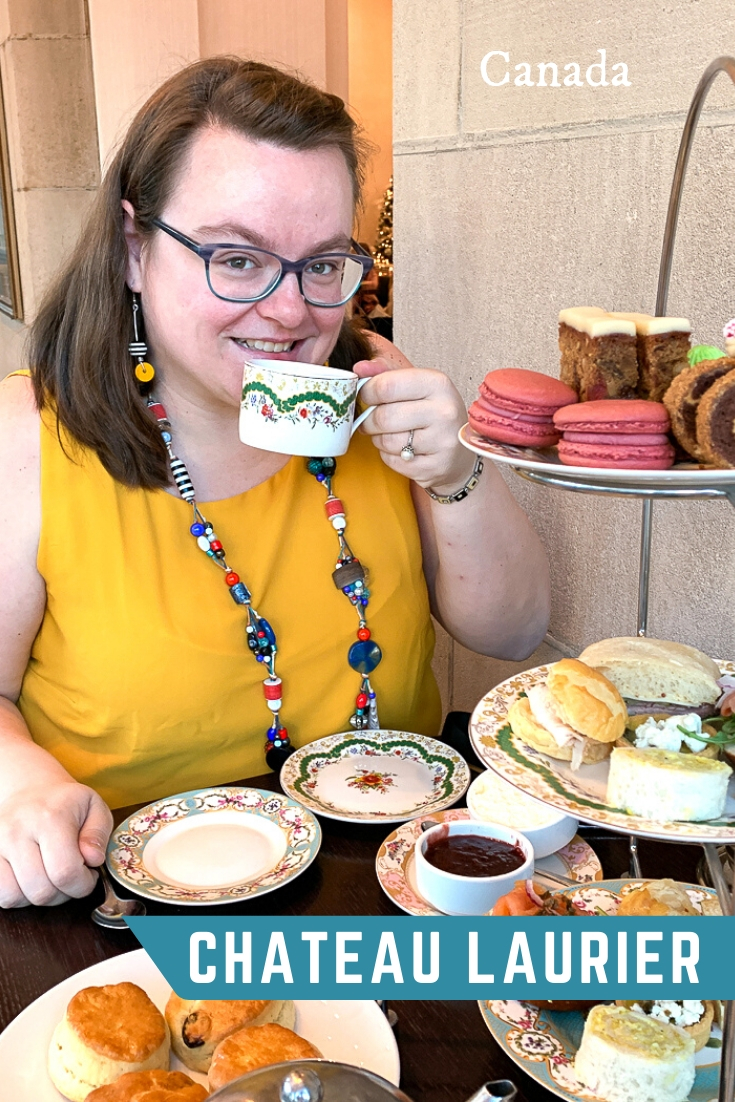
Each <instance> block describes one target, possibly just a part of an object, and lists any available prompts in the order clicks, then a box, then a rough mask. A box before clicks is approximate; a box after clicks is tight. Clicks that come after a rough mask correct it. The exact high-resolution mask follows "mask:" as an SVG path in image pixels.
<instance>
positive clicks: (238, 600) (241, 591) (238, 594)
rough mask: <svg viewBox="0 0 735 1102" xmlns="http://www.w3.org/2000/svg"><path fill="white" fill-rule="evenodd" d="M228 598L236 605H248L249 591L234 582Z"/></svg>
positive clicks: (239, 583) (244, 586)
mask: <svg viewBox="0 0 735 1102" xmlns="http://www.w3.org/2000/svg"><path fill="white" fill-rule="evenodd" d="M230 596H231V597H232V599H233V601H234V602H235V604H236V605H249V604H250V600H251V597H250V590H249V589H248V587H247V586H246V585H243V583H242V582H235V584H234V585H233V586H231V587H230ZM249 644H250V637H249V636H248V645H249ZM250 649H251V650H252V649H253V648H252V647H251V648H250Z"/></svg>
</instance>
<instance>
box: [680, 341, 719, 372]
mask: <svg viewBox="0 0 735 1102" xmlns="http://www.w3.org/2000/svg"><path fill="white" fill-rule="evenodd" d="M724 355H725V353H724V352H723V351H722V349H721V348H715V346H714V345H712V344H695V345H694V348H690V349H689V352H688V353H687V359H688V360H689V366H690V367H693V366H694V364H698V363H701V362H702V360H721V359H722V357H723V356H724Z"/></svg>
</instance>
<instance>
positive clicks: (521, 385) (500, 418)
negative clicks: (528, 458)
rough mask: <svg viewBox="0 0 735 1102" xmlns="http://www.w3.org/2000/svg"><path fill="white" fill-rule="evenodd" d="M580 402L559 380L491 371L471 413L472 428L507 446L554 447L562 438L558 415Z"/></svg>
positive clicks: (527, 373)
mask: <svg viewBox="0 0 735 1102" xmlns="http://www.w3.org/2000/svg"><path fill="white" fill-rule="evenodd" d="M576 401H577V395H576V394H575V393H574V391H573V390H572V388H571V387H569V386H567V385H566V383H562V382H559V380H558V379H552V378H551V377H550V376H549V375H543V374H542V373H541V372H539V371H526V370H524V369H523V368H520V367H504V368H501V369H500V370H498V371H491V372H490V373H489V374H488V375H487V376H486V377H485V379H484V380H483V382H482V383H481V384H480V396H479V398H478V399H477V401H476V402H473V403H472V405H471V406H470V409H469V420H470V425H471V427H472V428H473V429H474V431H475V432H478V433H479V434H480V435H481V436H486V437H488V438H489V439H490V440H498V441H500V442H501V443H503V444H517V445H520V446H521V447H524V446H525V447H531V448H545V447H550V446H551V445H552V444H556V442H557V441H558V439H559V435H560V434H559V430H558V429H556V428H555V427H554V421H553V417H554V413H555V412H556V411H557V410H558V409H560V408H561V407H562V406H566V405H568V404H570V403H573V402H576Z"/></svg>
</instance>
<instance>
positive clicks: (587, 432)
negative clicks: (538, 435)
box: [554, 398, 674, 471]
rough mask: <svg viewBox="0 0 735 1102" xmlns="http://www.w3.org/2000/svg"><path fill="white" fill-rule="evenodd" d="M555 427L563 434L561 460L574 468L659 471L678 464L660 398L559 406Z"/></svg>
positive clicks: (667, 417)
mask: <svg viewBox="0 0 735 1102" xmlns="http://www.w3.org/2000/svg"><path fill="white" fill-rule="evenodd" d="M554 425H555V427H556V428H557V430H561V431H562V433H563V437H562V440H561V442H560V443H559V449H558V450H559V459H560V460H561V462H562V463H566V464H567V465H568V466H571V467H609V468H620V469H624V470H644V471H645V470H657V471H660V470H666V468H667V467H670V466H671V465H672V463H673V462H674V449H673V447H672V445H671V443H670V441H669V438H668V436H667V435H666V433H667V431H668V428H669V415H668V413H667V412H666V407H665V406H664V405H663V403H662V402H648V401H644V400H642V399H638V398H632V399H629V400H619V399H607V400H605V399H603V400H601V401H598V402H583V403H581V404H580V405H578V406H575V407H566V408H565V409H561V410H559V411H558V413H556V414H555V415H554Z"/></svg>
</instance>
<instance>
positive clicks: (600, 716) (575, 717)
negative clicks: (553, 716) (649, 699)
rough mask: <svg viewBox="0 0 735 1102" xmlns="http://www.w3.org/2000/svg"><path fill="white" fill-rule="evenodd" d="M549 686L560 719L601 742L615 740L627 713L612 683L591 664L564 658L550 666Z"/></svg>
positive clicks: (623, 725)
mask: <svg viewBox="0 0 735 1102" xmlns="http://www.w3.org/2000/svg"><path fill="white" fill-rule="evenodd" d="M546 685H547V687H548V689H549V692H550V693H551V695H552V696H553V698H554V701H555V703H556V706H557V709H558V711H559V713H560V715H561V718H562V719H563V720H564V722H565V723H568V724H569V726H570V727H573V728H574V730H575V731H579V733H580V734H582V735H586V736H587V738H591V739H595V741H599V742H615V739H618V738H620V736H621V735H622V733H623V731H624V730H625V721H626V719H627V718H628V712H627V709H626V707H625V704H624V702H623V699H622V697H621V695H620V693H619V692H618V690H617V689H616V688H615V686H614V685H613V684H611V683H610V681H608V679H607V678H606V677H603V676H602V674H601V673H599V672H598V671H597V670H596V669H592V668H591V666H590V665H586V664H585V663H584V662H580V661H578V659H576V658H562V660H561V661H560V662H555V663H554V665H553V666H550V667H549V673H548V676H547V678H546Z"/></svg>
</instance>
